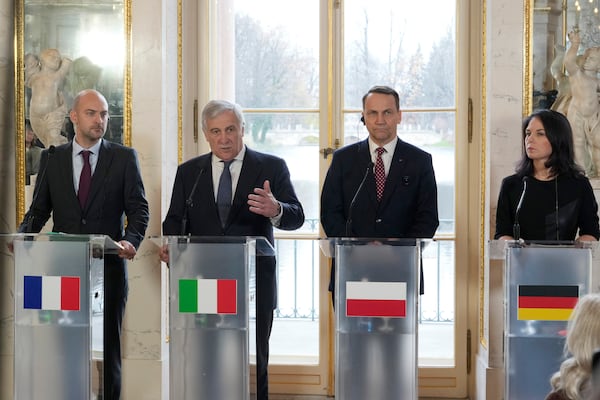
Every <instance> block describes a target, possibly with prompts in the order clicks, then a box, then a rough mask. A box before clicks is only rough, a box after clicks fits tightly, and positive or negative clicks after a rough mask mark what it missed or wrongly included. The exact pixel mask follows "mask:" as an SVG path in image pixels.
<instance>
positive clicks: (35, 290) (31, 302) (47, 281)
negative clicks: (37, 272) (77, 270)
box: [23, 275, 81, 311]
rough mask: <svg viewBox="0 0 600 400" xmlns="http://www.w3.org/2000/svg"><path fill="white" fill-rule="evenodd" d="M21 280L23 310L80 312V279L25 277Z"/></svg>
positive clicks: (71, 277) (68, 277) (69, 277)
mask: <svg viewBox="0 0 600 400" xmlns="http://www.w3.org/2000/svg"><path fill="white" fill-rule="evenodd" d="M23 278H24V279H23V299H24V300H23V308H29V309H34V310H64V311H69V310H70V311H79V310H80V307H81V304H80V299H79V298H80V281H79V279H80V278H79V277H78V276H30V275H25V276H24V277H23Z"/></svg>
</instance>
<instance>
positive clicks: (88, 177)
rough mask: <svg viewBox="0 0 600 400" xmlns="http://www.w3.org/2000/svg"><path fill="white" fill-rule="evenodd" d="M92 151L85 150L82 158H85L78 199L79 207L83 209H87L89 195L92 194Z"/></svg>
mask: <svg viewBox="0 0 600 400" xmlns="http://www.w3.org/2000/svg"><path fill="white" fill-rule="evenodd" d="M90 153H91V152H90V151H89V150H83V151H82V152H81V153H79V154H81V157H83V168H82V169H81V175H80V176H79V189H78V190H77V197H78V198H79V205H80V206H81V209H82V210H83V208H84V207H85V202H86V201H87V198H88V194H89V193H90V185H91V183H92V166H91V165H90Z"/></svg>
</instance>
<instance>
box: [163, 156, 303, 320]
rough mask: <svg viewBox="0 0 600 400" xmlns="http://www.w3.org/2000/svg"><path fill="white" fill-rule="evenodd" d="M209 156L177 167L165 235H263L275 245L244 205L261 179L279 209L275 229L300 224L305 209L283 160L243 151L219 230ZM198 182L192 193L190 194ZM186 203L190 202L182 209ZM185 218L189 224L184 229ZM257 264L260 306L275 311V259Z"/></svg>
mask: <svg viewBox="0 0 600 400" xmlns="http://www.w3.org/2000/svg"><path fill="white" fill-rule="evenodd" d="M211 157H212V153H208V154H204V155H201V156H199V157H196V158H193V159H191V160H189V161H187V162H185V163H183V164H181V165H180V166H179V167H178V168H177V174H176V176H175V182H174V184H173V194H172V197H171V204H170V207H169V211H168V213H167V216H166V218H165V220H164V222H163V234H164V235H192V236H221V235H224V236H264V237H265V238H267V239H268V240H269V242H271V244H274V238H273V225H272V224H271V220H270V219H269V218H266V217H263V216H262V215H258V214H254V213H252V212H250V209H249V207H248V203H247V202H248V195H249V194H250V193H252V192H253V191H254V188H256V187H262V186H263V183H264V181H265V180H269V182H270V183H271V191H272V192H273V195H274V196H275V198H276V199H277V200H278V201H279V202H280V203H281V206H282V208H283V214H282V216H281V220H280V225H279V227H278V228H279V229H284V230H293V229H298V228H299V227H301V226H302V224H303V223H304V210H303V209H302V205H301V204H300V201H299V200H298V198H297V197H296V193H295V191H294V188H293V186H292V183H291V180H290V173H289V171H288V168H287V166H286V164H285V161H284V160H283V159H281V158H278V157H275V156H273V155H269V154H264V153H259V152H256V151H253V150H251V149H249V148H247V147H246V153H245V156H244V162H243V164H242V169H241V171H240V177H239V180H238V183H237V187H236V190H235V194H234V195H233V201H232V205H231V210H230V211H229V216H228V221H227V223H226V225H225V227H222V226H221V220H220V219H219V213H218V207H217V204H216V202H215V193H214V189H213V179H212V166H211ZM196 180H197V185H196V189H195V191H194V192H193V193H192V188H193V187H194V185H195V183H196ZM190 194H192V196H191V197H190ZM188 199H190V200H191V201H190V202H189V206H188V207H186V202H187V200H188ZM185 216H187V223H185V227H183V225H184V222H183V221H184V219H185V218H184V217H185ZM182 227H183V228H182ZM257 261H258V263H259V264H260V265H257V286H258V287H257V295H258V297H259V302H260V301H261V299H264V301H265V304H264V305H265V306H268V307H270V308H271V309H273V308H275V306H276V304H277V291H276V277H275V259H274V257H258V260H257ZM263 294H264V295H267V296H263Z"/></svg>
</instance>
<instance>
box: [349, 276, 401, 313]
mask: <svg viewBox="0 0 600 400" xmlns="http://www.w3.org/2000/svg"><path fill="white" fill-rule="evenodd" d="M346 315H347V316H348V317H392V318H405V317H406V282H362V281H360V282H346Z"/></svg>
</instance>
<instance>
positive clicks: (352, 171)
mask: <svg viewBox="0 0 600 400" xmlns="http://www.w3.org/2000/svg"><path fill="white" fill-rule="evenodd" d="M371 165H372V162H371V155H370V154H369V143H368V140H363V141H361V142H358V143H354V144H351V145H348V146H345V147H343V148H341V149H339V150H337V151H336V152H335V153H333V159H332V161H331V166H330V167H329V170H328V171H327V176H326V178H325V183H324V184H323V191H322V194H321V224H322V225H323V229H324V230H325V233H326V235H327V236H329V237H363V238H373V237H381V238H431V237H433V235H434V234H435V231H436V229H437V227H438V225H439V221H438V208H437V186H436V182H435V174H434V171H433V164H432V161H431V155H430V154H429V153H426V152H425V151H423V150H420V149H419V148H417V147H415V146H413V145H411V144H408V143H406V142H403V141H402V140H398V143H397V144H396V149H395V150H394V155H393V159H392V163H391V166H390V170H389V173H388V177H387V179H386V184H385V189H384V192H383V197H382V198H381V202H380V203H378V202H377V194H376V189H375V176H374V174H373V172H372V168H371V167H370V166H371ZM365 174H367V177H366V180H365V183H364V185H363V187H362V189H361V190H360V192H359V193H358V195H357V196H356V201H355V203H354V205H353V206H352V210H350V203H351V202H352V199H353V198H354V196H355V194H356V193H357V191H358V188H359V185H360V182H361V181H362V179H363V178H364V176H365ZM350 217H351V224H348V220H349V219H350ZM347 225H349V226H347ZM347 228H348V230H349V231H348V232H347Z"/></svg>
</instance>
